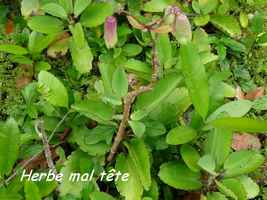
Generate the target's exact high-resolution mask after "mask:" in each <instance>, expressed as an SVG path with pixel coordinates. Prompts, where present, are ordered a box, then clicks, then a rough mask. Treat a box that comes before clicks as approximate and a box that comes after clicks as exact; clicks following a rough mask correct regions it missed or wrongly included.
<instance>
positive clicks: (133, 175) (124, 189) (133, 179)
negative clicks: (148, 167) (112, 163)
mask: <svg viewBox="0 0 267 200" xmlns="http://www.w3.org/2000/svg"><path fill="white" fill-rule="evenodd" d="M115 168H116V170H117V171H120V172H121V173H129V179H128V181H122V180H121V179H119V180H118V181H116V182H115V184H116V188H117V190H118V191H119V192H120V194H121V195H122V196H124V197H125V199H126V200H141V196H142V194H143V186H142V184H141V181H140V178H139V175H138V173H137V171H136V168H135V167H134V163H133V161H132V159H130V158H129V157H127V158H126V157H125V156H124V155H123V154H120V155H118V156H117V159H116V167H115Z"/></svg>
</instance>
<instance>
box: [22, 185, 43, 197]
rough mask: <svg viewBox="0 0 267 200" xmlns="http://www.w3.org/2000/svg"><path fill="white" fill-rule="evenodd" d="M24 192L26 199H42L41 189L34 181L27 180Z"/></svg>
mask: <svg viewBox="0 0 267 200" xmlns="http://www.w3.org/2000/svg"><path fill="white" fill-rule="evenodd" d="M24 192H25V198H26V200H41V195H40V192H39V189H38V187H37V185H36V184H35V183H34V182H32V181H26V182H25V185H24Z"/></svg>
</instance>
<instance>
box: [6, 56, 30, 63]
mask: <svg viewBox="0 0 267 200" xmlns="http://www.w3.org/2000/svg"><path fill="white" fill-rule="evenodd" d="M9 59H10V60H11V61H12V62H14V63H19V64H22V65H32V64H33V61H32V60H31V59H29V58H28V57H25V56H20V55H10V56H9Z"/></svg>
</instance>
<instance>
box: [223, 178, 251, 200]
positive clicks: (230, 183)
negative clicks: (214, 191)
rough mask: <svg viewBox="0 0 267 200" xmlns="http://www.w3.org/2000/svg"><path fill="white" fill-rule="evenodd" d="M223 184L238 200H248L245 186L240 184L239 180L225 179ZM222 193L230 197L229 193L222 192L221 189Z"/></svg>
mask: <svg viewBox="0 0 267 200" xmlns="http://www.w3.org/2000/svg"><path fill="white" fill-rule="evenodd" d="M221 184H222V185H223V186H224V187H225V188H227V189H228V191H232V192H233V194H235V196H236V199H238V200H246V199H247V198H246V191H245V189H244V187H243V185H242V184H241V183H240V181H239V180H238V179H233V178H231V179H230V178H229V179H224V180H223V181H222V182H221ZM219 189H220V188H219ZM220 191H221V192H222V193H224V194H225V195H227V196H228V192H225V191H224V190H222V188H221V189H220ZM231 195H232V194H231ZM230 197H231V196H230Z"/></svg>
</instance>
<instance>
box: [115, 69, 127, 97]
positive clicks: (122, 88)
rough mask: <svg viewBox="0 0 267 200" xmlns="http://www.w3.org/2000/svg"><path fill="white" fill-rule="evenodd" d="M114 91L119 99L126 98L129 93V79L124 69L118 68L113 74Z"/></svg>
mask: <svg viewBox="0 0 267 200" xmlns="http://www.w3.org/2000/svg"><path fill="white" fill-rule="evenodd" d="M112 89H113V91H114V92H115V94H116V95H118V96H119V97H125V96H126V95H127V93H128V78H127V74H126V73H125V71H124V69H123V68H122V67H117V68H116V70H115V72H114V73H113V78H112Z"/></svg>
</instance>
